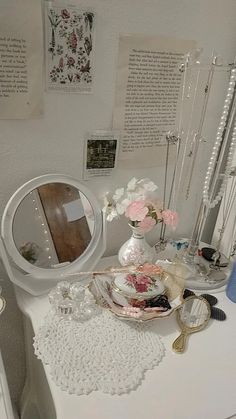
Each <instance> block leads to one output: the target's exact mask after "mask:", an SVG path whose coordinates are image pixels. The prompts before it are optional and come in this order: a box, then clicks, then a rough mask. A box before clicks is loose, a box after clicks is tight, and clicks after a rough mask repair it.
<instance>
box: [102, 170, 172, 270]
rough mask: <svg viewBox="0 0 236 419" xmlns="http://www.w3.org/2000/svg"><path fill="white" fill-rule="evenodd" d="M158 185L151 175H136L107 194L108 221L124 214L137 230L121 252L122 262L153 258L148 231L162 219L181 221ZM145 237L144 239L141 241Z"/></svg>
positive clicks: (162, 221)
mask: <svg viewBox="0 0 236 419" xmlns="http://www.w3.org/2000/svg"><path fill="white" fill-rule="evenodd" d="M157 189H158V187H157V185H155V184H154V182H152V181H151V180H150V179H148V178H144V179H140V180H138V179H136V178H132V179H131V180H130V181H129V182H128V184H127V186H126V188H124V187H122V188H118V189H116V191H115V193H114V194H113V195H111V194H107V195H106V196H105V199H104V208H103V211H105V213H106V218H107V221H112V220H113V219H116V218H119V217H120V216H122V215H124V216H125V217H126V218H128V220H129V225H130V227H131V228H132V230H133V236H132V237H131V239H130V240H131V241H130V240H129V241H128V242H126V243H125V244H124V245H123V246H122V248H121V249H120V252H119V261H120V263H121V264H122V265H128V264H131V263H134V264H136V265H137V264H142V263H145V262H152V261H153V258H154V251H153V249H152V248H151V250H150V246H149V245H148V244H147V243H146V241H145V239H144V234H145V233H147V232H149V231H151V230H152V229H153V227H154V226H155V225H156V224H158V223H165V224H166V225H170V226H172V227H173V228H174V227H175V226H176V224H177V222H178V216H177V213H176V212H175V211H171V210H169V209H164V208H163V205H162V203H161V201H160V200H159V199H158V196H157ZM141 238H142V239H144V240H143V241H141ZM137 240H138V241H137ZM134 244H135V245H134ZM148 253H149V254H148Z"/></svg>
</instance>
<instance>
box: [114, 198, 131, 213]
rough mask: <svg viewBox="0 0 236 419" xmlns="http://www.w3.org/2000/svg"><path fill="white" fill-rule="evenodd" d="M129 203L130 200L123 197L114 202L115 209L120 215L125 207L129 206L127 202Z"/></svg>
mask: <svg viewBox="0 0 236 419" xmlns="http://www.w3.org/2000/svg"><path fill="white" fill-rule="evenodd" d="M130 203H131V201H130V200H129V199H127V198H126V199H123V201H121V202H120V203H117V204H116V210H117V212H118V214H119V215H122V214H124V213H125V211H126V208H127V207H128V206H129V204H130Z"/></svg>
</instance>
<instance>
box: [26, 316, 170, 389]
mask: <svg viewBox="0 0 236 419" xmlns="http://www.w3.org/2000/svg"><path fill="white" fill-rule="evenodd" d="M156 326H157V325H156V323H155V322H150V323H133V322H128V321H121V320H119V319H117V318H115V317H114V316H113V315H112V314H111V313H110V312H109V311H105V310H104V311H102V312H101V314H98V315H97V316H94V317H92V318H90V319H89V320H87V321H84V322H82V321H81V322H76V321H73V320H65V319H60V318H59V317H58V316H57V315H55V314H52V313H49V314H48V315H47V317H46V319H45V322H44V324H43V326H41V327H40V329H39V331H38V333H37V334H36V336H35V338H34V348H35V354H36V355H37V357H38V358H40V359H41V360H42V361H43V363H45V364H48V365H49V366H50V370H51V375H52V378H53V380H54V382H55V383H56V384H57V385H58V386H60V388H61V389H62V390H66V391H68V392H69V393H71V394H78V395H79V394H88V393H90V392H92V391H94V390H100V391H102V392H104V393H110V394H122V393H127V392H129V391H131V390H134V389H135V388H137V386H138V385H140V384H141V382H142V380H143V378H144V375H145V374H144V373H145V371H147V370H150V369H153V368H154V367H155V366H157V365H158V364H159V362H160V361H161V360H162V358H163V356H164V353H165V350H164V345H163V343H162V342H161V340H160V337H159V336H158V334H157V332H156V328H157V327H156Z"/></svg>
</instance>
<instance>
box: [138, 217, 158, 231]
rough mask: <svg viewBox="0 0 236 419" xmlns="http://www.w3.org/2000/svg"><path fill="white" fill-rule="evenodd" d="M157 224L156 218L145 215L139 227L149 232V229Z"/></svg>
mask: <svg viewBox="0 0 236 419" xmlns="http://www.w3.org/2000/svg"><path fill="white" fill-rule="evenodd" d="M155 225H156V221H155V220H154V218H152V217H145V218H144V220H143V221H140V223H139V225H138V226H139V228H141V230H142V231H143V232H144V233H147V232H148V231H151V230H152V228H153V227H154V226H155Z"/></svg>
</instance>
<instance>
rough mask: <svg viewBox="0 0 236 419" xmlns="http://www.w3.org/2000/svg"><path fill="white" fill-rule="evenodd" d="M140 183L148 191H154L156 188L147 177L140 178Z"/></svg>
mask: <svg viewBox="0 0 236 419" xmlns="http://www.w3.org/2000/svg"><path fill="white" fill-rule="evenodd" d="M140 184H141V185H142V187H143V188H144V189H145V190H146V191H148V192H154V191H155V190H156V189H157V185H155V183H154V182H152V181H151V180H150V179H148V178H144V179H141V180H140Z"/></svg>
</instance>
